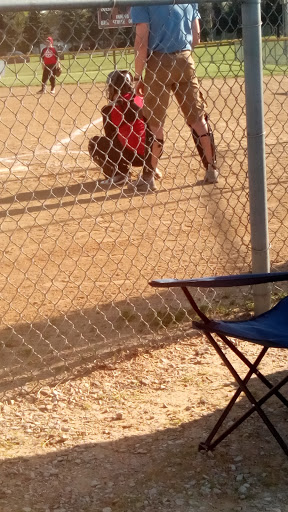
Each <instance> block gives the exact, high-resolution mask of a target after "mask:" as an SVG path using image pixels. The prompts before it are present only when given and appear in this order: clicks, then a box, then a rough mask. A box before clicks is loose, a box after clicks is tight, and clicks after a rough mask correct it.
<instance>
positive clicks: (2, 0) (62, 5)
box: [0, 0, 261, 12]
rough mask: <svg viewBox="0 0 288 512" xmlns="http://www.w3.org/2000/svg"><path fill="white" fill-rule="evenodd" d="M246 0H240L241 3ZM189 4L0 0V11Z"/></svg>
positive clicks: (171, 0)
mask: <svg viewBox="0 0 288 512" xmlns="http://www.w3.org/2000/svg"><path fill="white" fill-rule="evenodd" d="M217 1H218V2H219V0H198V1H197V2H196V3H198V4H202V3H206V2H209V3H214V2H215V3H216V2H217ZM222 1H224V0H222ZM243 1H244V0H238V2H239V4H240V3H242V2H243ZM260 1H261V0H245V2H246V3H249V2H251V3H260ZM220 2H221V0H220ZM174 3H176V4H187V3H189V2H188V1H187V0H176V2H175V0H132V1H131V0H25V2H23V0H0V11H9V12H11V11H49V10H50V11H51V10H67V9H93V8H98V7H106V8H107V7H116V6H118V5H119V6H121V5H122V6H123V5H129V6H130V5H155V4H156V5H161V4H166V5H167V4H174Z"/></svg>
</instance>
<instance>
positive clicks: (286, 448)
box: [199, 376, 288, 455]
mask: <svg viewBox="0 0 288 512" xmlns="http://www.w3.org/2000/svg"><path fill="white" fill-rule="evenodd" d="M287 382H288V376H287V377H285V379H283V380H282V381H281V382H279V383H278V384H277V385H276V386H274V388H272V389H271V390H270V391H268V393H266V395H264V396H263V397H262V398H261V399H260V400H259V401H258V402H257V403H258V405H259V406H261V405H263V404H264V403H265V402H266V401H267V400H268V399H269V398H270V397H271V396H272V395H274V393H275V391H277V390H278V389H280V388H281V387H282V386H284V385H285V384H286V383H287ZM255 411H256V408H255V407H254V405H253V406H252V407H251V408H250V409H249V411H246V412H245V414H243V415H242V416H241V417H240V418H239V419H238V420H236V421H235V422H234V423H233V425H231V426H230V427H229V428H227V430H225V432H223V433H222V434H221V435H220V436H219V437H217V439H215V441H213V442H210V444H209V447H208V445H207V444H206V443H207V441H205V442H203V443H200V444H199V451H201V450H206V451H208V450H214V448H216V446H217V445H218V444H220V443H221V441H223V439H225V438H226V437H228V436H229V434H231V433H232V432H233V431H234V430H236V428H238V427H239V426H240V425H241V424H242V423H243V422H244V421H245V420H247V418H249V416H251V414H253V412H255ZM264 423H266V422H264ZM275 432H276V436H274V435H273V437H275V439H276V441H277V442H278V444H279V445H280V446H281V448H282V450H283V451H284V453H285V454H286V455H288V446H287V444H286V443H285V441H284V440H283V439H282V437H281V436H280V434H279V432H278V431H277V430H276V429H275ZM209 437H210V436H209Z"/></svg>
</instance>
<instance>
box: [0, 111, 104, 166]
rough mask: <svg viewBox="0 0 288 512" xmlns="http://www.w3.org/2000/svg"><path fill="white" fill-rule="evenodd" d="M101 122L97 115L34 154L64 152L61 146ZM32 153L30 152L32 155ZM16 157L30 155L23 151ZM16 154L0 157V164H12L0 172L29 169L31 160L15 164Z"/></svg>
mask: <svg viewBox="0 0 288 512" xmlns="http://www.w3.org/2000/svg"><path fill="white" fill-rule="evenodd" d="M101 122H102V117H99V118H98V119H95V121H92V122H91V123H88V124H86V125H85V126H83V127H82V128H78V129H77V130H74V131H73V132H72V133H71V135H70V137H66V138H65V139H62V140H60V141H59V142H57V143H56V144H54V145H53V146H52V148H51V149H50V150H49V149H48V150H46V151H45V150H44V151H39V152H37V153H35V156H38V155H39V156H40V155H47V156H49V155H50V154H51V153H58V154H66V152H65V150H64V148H63V146H67V145H68V144H69V142H70V141H73V140H75V139H76V138H77V137H78V136H79V135H83V133H84V132H86V131H87V130H88V128H91V126H97V124H100V123H101ZM81 153H86V154H88V152H87V151H81ZM69 154H70V155H74V154H79V151H77V150H71V151H69ZM33 156H34V155H33V154H32V157H33ZM17 157H18V158H19V159H23V158H29V157H31V153H24V154H21V155H17ZM17 157H16V156H15V157H14V158H11V157H10V158H5V157H4V158H0V164H2V165H3V164H4V165H5V163H6V164H9V163H11V164H12V165H11V166H10V167H9V168H8V167H0V173H1V172H2V173H3V172H8V173H10V172H26V171H27V170H29V167H28V166H29V164H31V161H29V162H27V165H21V164H19V165H17V164H15V160H16V158H17Z"/></svg>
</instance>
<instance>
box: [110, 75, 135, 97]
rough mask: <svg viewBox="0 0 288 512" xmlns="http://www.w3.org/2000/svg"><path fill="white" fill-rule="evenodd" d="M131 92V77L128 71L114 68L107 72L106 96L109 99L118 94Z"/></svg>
mask: <svg viewBox="0 0 288 512" xmlns="http://www.w3.org/2000/svg"><path fill="white" fill-rule="evenodd" d="M132 92H133V77H132V75H131V73H130V71H127V70H126V69H124V70H115V71H112V72H111V73H109V75H108V77H107V80H106V96H107V98H108V99H109V100H110V101H113V100H115V99H116V98H117V97H118V96H121V95H123V94H127V93H132Z"/></svg>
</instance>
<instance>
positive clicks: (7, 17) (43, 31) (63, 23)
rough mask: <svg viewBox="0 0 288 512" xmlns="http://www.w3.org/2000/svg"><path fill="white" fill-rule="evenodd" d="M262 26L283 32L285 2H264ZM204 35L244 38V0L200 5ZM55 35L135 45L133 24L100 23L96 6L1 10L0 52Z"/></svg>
mask: <svg viewBox="0 0 288 512" xmlns="http://www.w3.org/2000/svg"><path fill="white" fill-rule="evenodd" d="M261 8H262V22H263V26H265V25H266V26H267V25H269V27H271V33H272V34H275V35H277V36H279V35H281V33H282V30H283V27H282V5H281V2H280V0H269V1H262V2H261ZM199 11H200V15H201V39H202V40H203V41H209V40H219V39H221V38H223V35H224V36H225V38H241V37H242V28H241V2H240V1H239V0H230V1H228V2H219V3H218V2H217V3H206V4H201V5H200V6H199ZM48 35H52V36H53V37H54V39H55V40H56V41H58V42H62V43H63V45H64V49H65V48H66V49H69V50H70V51H78V50H93V49H97V48H102V49H105V48H112V47H114V48H115V47H116V48H117V47H118V48H124V47H126V46H132V45H133V40H134V28H133V27H126V28H122V27H117V29H103V28H99V27H98V10H97V9H81V10H79V9H77V10H73V9H70V10H67V11H42V12H39V11H31V12H16V13H15V12H13V13H2V14H0V54H1V55H6V54H8V53H10V52H12V51H14V50H18V51H22V52H23V53H31V52H32V51H34V52H36V53H37V50H38V51H39V50H40V44H43V43H44V41H45V39H46V37H47V36H48Z"/></svg>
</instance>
